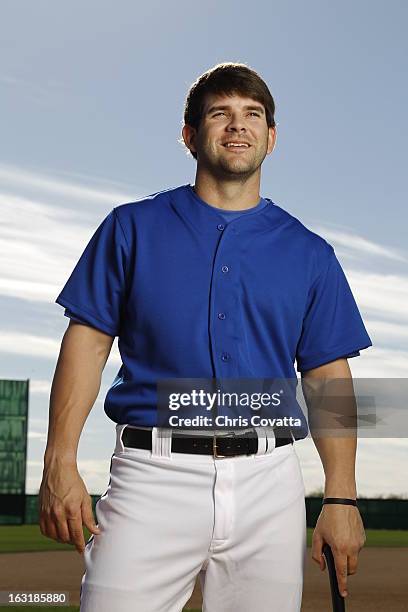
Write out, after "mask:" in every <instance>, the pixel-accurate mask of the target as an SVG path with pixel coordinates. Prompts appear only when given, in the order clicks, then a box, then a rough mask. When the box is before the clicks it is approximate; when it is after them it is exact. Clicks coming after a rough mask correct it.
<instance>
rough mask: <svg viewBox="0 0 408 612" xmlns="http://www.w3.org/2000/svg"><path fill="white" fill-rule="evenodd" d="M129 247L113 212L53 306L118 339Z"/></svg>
mask: <svg viewBox="0 0 408 612" xmlns="http://www.w3.org/2000/svg"><path fill="white" fill-rule="evenodd" d="M127 259H128V246H127V243H126V238H125V235H124V233H123V229H122V227H121V225H120V222H119V219H118V217H117V214H116V212H115V209H113V210H112V211H111V212H110V213H109V214H108V215H107V216H106V217H105V219H104V220H103V221H102V223H101V224H100V225H99V227H98V228H97V229H96V231H95V232H94V234H93V236H92V237H91V239H90V241H89V242H88V244H87V246H86V247H85V250H84V251H83V253H82V255H81V257H80V259H79V260H78V263H77V264H76V266H75V268H74V269H73V271H72V273H71V275H70V277H69V278H68V280H67V282H66V283H65V285H64V287H63V289H62V291H61V293H60V294H59V295H58V297H57V298H56V300H55V301H56V303H57V304H60V305H61V306H64V307H65V309H66V310H65V312H64V314H65V315H66V316H69V317H71V318H73V319H75V320H79V321H80V322H83V323H86V324H88V325H91V326H92V327H96V328H97V329H99V330H101V331H103V332H105V333H106V334H109V335H111V336H117V335H119V330H120V325H121V317H122V312H123V307H124V300H125V296H126V270H127Z"/></svg>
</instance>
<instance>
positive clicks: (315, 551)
mask: <svg viewBox="0 0 408 612" xmlns="http://www.w3.org/2000/svg"><path fill="white" fill-rule="evenodd" d="M312 559H313V561H315V562H316V563H317V564H318V565H319V566H320V570H321V571H323V570H324V569H325V567H326V561H325V558H324V555H323V539H322V538H321V537H320V536H317V535H316V536H314V537H313V541H312Z"/></svg>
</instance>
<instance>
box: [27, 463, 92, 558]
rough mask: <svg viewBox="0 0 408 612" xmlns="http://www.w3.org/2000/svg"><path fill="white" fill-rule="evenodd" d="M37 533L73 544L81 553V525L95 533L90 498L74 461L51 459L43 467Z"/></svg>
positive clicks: (82, 541) (82, 539) (82, 537)
mask: <svg viewBox="0 0 408 612" xmlns="http://www.w3.org/2000/svg"><path fill="white" fill-rule="evenodd" d="M39 514H40V530H41V533H42V534H43V535H45V536H47V537H48V538H52V539H53V540H56V541H57V542H63V543H66V544H73V545H74V546H75V548H76V549H77V551H78V552H79V553H80V554H82V553H83V552H84V550H85V539H84V533H83V528H82V525H83V524H84V525H85V526H86V527H87V528H88V529H89V531H90V532H91V533H93V534H95V535H98V534H100V529H99V528H98V527H97V525H96V523H95V520H94V516H93V512H92V500H91V497H90V495H89V493H88V491H87V490H86V487H85V484H84V481H83V480H82V478H81V476H80V475H79V472H78V469H77V466H76V464H72V463H70V464H68V465H67V464H62V463H60V462H59V461H58V460H55V461H53V462H52V464H50V465H49V466H48V467H44V472H43V478H42V482H41V487H40V492H39Z"/></svg>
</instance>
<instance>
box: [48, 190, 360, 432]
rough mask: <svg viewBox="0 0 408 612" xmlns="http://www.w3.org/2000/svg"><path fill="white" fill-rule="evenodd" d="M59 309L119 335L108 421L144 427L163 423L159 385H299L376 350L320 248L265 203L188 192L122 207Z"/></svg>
mask: <svg viewBox="0 0 408 612" xmlns="http://www.w3.org/2000/svg"><path fill="white" fill-rule="evenodd" d="M239 212H241V211H239ZM56 302H57V303H58V304H60V305H61V306H63V307H65V314H66V315H67V316H69V317H72V318H75V319H77V320H79V321H82V322H84V323H86V324H88V325H91V326H92V327H95V328H96V329H99V330H101V331H103V332H105V333H106V334H109V335H111V336H118V348H119V352H120V355H121V359H122V365H121V367H120V370H119V372H118V374H117V376H116V378H115V380H114V381H113V383H112V385H111V387H110V388H109V390H108V393H107V395H106V398H105V412H106V414H107V415H108V416H109V417H110V418H111V419H112V420H113V421H114V422H116V423H128V424H132V425H136V426H141V427H146V426H147V427H154V426H156V425H157V420H156V417H157V387H156V385H157V381H158V380H161V379H173V378H183V379H184V378H205V379H211V378H214V379H223V378H225V379H229V378H231V379H234V378H236V379H244V378H248V379H249V378H286V379H293V378H295V379H296V370H297V371H298V372H304V371H306V370H309V369H311V368H316V367H318V366H320V365H323V364H325V363H328V362H330V361H333V360H335V359H338V358H340V357H354V356H357V355H359V354H360V353H359V351H360V350H361V349H364V348H367V347H369V346H371V345H372V342H371V340H370V337H369V335H368V333H367V331H366V329H365V327H364V323H363V321H362V318H361V315H360V313H359V310H358V307H357V305H356V302H355V300H354V297H353V294H352V292H351V289H350V286H349V284H348V282H347V279H346V277H345V275H344V272H343V270H342V268H341V266H340V264H339V261H338V260H337V257H336V255H335V252H334V249H333V247H332V246H331V245H330V244H329V243H328V242H327V241H326V240H324V238H322V237H321V236H319V235H318V234H316V233H314V232H312V231H310V230H309V229H308V228H306V227H305V226H304V225H303V224H302V223H301V222H300V221H299V220H298V219H296V218H295V217H294V216H293V215H291V214H290V213H288V212H287V211H285V210H284V209H282V208H281V207H280V206H278V205H276V204H275V203H274V202H272V200H270V199H269V198H261V199H260V201H259V204H258V206H256V207H254V208H253V209H247V210H245V211H243V214H239V213H238V214H234V213H232V214H231V215H229V213H228V212H227V213H226V214H224V211H220V209H217V208H216V207H214V206H211V205H210V204H208V203H206V202H205V201H203V200H202V199H201V198H200V197H198V195H197V194H196V193H195V192H194V190H193V188H192V186H191V185H190V184H187V185H182V186H180V187H176V188H172V189H167V190H164V191H160V192H158V193H155V194H152V195H149V196H147V197H145V198H142V199H140V200H138V201H136V202H130V203H126V204H121V205H118V206H116V207H114V208H113V209H112V211H111V212H110V213H109V214H108V215H107V216H106V217H105V219H104V220H103V221H102V222H101V224H100V225H99V227H98V228H97V229H96V231H95V233H94V234H93V236H92V237H91V239H90V241H89V243H88V244H87V246H86V248H85V250H84V252H83V253H82V255H81V257H80V259H79V261H78V263H77V264H76V266H75V268H74V270H73V272H72V273H71V275H70V277H69V279H68V281H67V282H66V284H65V286H64V287H63V289H62V291H61V293H60V294H59V295H58V297H57V299H56ZM295 363H296V370H295ZM292 410H293V414H292V415H291V416H293V417H294V418H300V419H302V420H304V417H303V414H302V413H301V409H300V407H299V406H298V404H296V403H294V404H293V408H292ZM307 432H308V429H307V424H306V423H304V425H303V426H302V428H301V429H300V430H299V431H298V432H297V434H296V438H298V439H299V438H301V437H306V436H307Z"/></svg>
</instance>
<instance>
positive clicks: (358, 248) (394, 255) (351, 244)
mask: <svg viewBox="0 0 408 612" xmlns="http://www.w3.org/2000/svg"><path fill="white" fill-rule="evenodd" d="M313 231H315V232H316V233H318V234H320V235H321V236H323V237H324V238H325V239H326V240H328V241H329V242H331V243H333V246H334V248H335V250H336V252H337V246H339V247H343V248H344V250H345V251H355V252H356V253H359V254H360V255H361V256H363V257H381V258H384V257H385V258H387V259H390V260H394V261H400V262H407V261H408V259H407V257H406V255H405V254H404V253H401V252H400V251H398V250H397V249H394V248H392V247H389V246H386V245H382V244H378V243H376V242H373V241H372V240H368V239H367V238H365V237H364V236H361V235H358V234H354V233H353V232H352V231H347V232H341V231H339V230H331V229H328V228H327V227H322V226H320V227H319V226H314V229H313Z"/></svg>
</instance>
